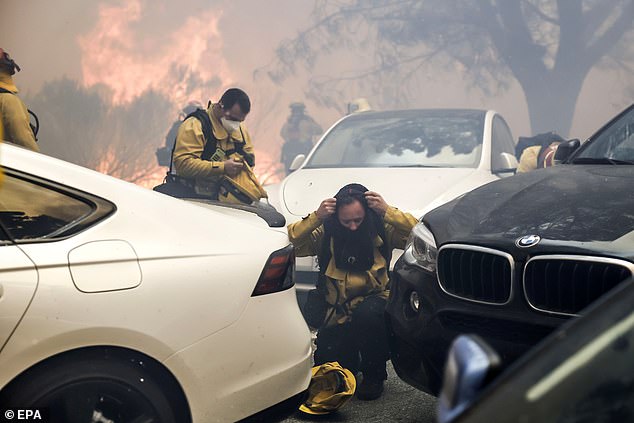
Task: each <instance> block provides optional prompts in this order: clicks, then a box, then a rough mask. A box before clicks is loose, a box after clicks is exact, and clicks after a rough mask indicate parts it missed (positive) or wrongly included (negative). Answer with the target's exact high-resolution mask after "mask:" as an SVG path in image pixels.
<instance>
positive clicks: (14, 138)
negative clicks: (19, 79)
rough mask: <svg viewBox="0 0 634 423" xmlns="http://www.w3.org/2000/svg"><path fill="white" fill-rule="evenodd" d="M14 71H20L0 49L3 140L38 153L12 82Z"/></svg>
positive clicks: (26, 111) (25, 109) (33, 135)
mask: <svg viewBox="0 0 634 423" xmlns="http://www.w3.org/2000/svg"><path fill="white" fill-rule="evenodd" d="M16 71H18V72H19V71H20V66H18V65H17V63H15V62H14V61H13V59H11V57H9V54H7V52H5V51H4V50H3V49H2V48H0V124H1V125H2V130H3V133H4V135H3V139H4V140H5V141H7V142H10V143H13V144H17V145H19V146H21V147H24V148H28V149H30V150H33V151H40V149H39V147H38V146H37V144H36V142H35V134H34V133H33V129H31V125H30V119H29V112H28V109H27V108H26V105H25V104H24V103H23V102H22V100H20V97H18V95H17V93H18V88H17V87H16V86H15V83H14V82H13V76H12V75H14V74H15V72H16Z"/></svg>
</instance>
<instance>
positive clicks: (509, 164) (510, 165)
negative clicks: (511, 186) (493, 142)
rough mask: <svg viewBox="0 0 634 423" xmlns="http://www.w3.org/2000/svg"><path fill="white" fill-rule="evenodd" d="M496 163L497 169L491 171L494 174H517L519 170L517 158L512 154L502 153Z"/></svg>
mask: <svg viewBox="0 0 634 423" xmlns="http://www.w3.org/2000/svg"><path fill="white" fill-rule="evenodd" d="M494 163H495V168H494V169H493V170H491V172H492V173H515V170H517V164H518V163H517V158H516V157H515V156H514V155H512V154H510V153H500V155H499V156H498V159H497V160H495V162H494Z"/></svg>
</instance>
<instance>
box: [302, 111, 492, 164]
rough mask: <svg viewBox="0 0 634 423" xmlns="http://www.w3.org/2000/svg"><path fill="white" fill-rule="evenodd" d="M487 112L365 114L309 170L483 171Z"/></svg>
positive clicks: (321, 149) (323, 146) (336, 132)
mask: <svg viewBox="0 0 634 423" xmlns="http://www.w3.org/2000/svg"><path fill="white" fill-rule="evenodd" d="M483 127H484V113H483V112H476V111H459V112H455V111H434V112H432V113H430V112H403V113H400V114H399V113H391V114H367V115H366V114H364V115H359V116H354V117H352V118H348V119H346V120H344V121H342V122H341V123H340V124H339V125H337V126H336V127H335V128H333V130H332V131H331V132H330V133H329V134H328V135H327V136H326V138H325V139H324V140H323V141H322V142H321V143H320V144H319V146H318V148H317V150H316V151H315V153H314V154H313V156H312V157H311V159H310V161H309V162H308V163H307V165H306V166H305V167H307V168H320V167H417V166H420V167H425V166H430V167H477V166H478V164H479V163H480V156H481V150H482V132H483Z"/></svg>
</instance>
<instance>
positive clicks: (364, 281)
mask: <svg viewBox="0 0 634 423" xmlns="http://www.w3.org/2000/svg"><path fill="white" fill-rule="evenodd" d="M383 221H384V223H385V237H386V241H387V243H388V247H389V249H390V250H391V249H393V248H401V249H402V248H405V243H406V242H407V238H408V236H409V233H410V232H411V231H412V228H413V227H414V225H416V223H417V219H416V218H415V217H414V216H412V215H411V214H409V213H405V212H402V211H400V210H399V209H397V208H395V207H391V206H390V207H388V209H387V211H386V212H385V216H384V217H383ZM323 234H324V227H323V225H322V222H321V220H319V218H318V217H317V214H316V213H315V212H313V213H311V214H309V215H308V216H307V217H306V218H304V219H303V220H300V221H299V222H295V223H291V224H290V225H288V237H289V239H290V241H291V242H292V243H293V246H294V247H295V254H296V255H297V256H298V257H305V256H313V255H317V254H318V252H319V250H320V246H321V240H322V237H323ZM381 245H383V241H382V240H381V238H380V237H378V236H377V237H376V238H375V240H374V247H375V248H374V264H373V265H372V267H371V268H370V269H369V270H366V271H365V272H350V271H344V270H340V269H338V268H337V267H336V265H335V259H334V252H333V251H332V249H333V243H332V240H331V244H330V249H331V252H333V254H332V257H331V259H330V262H329V263H328V266H327V268H326V272H325V275H326V277H327V278H328V279H329V280H328V281H327V283H326V287H327V295H326V301H327V302H328V303H329V304H331V305H335V302H336V303H337V305H338V306H339V307H336V308H335V312H332V313H331V310H329V311H328V312H327V313H326V316H331V317H330V319H329V320H328V322H326V326H332V325H335V324H342V323H346V322H348V321H349V320H350V316H351V314H352V311H353V310H354V308H355V307H356V306H357V305H358V304H360V303H361V301H363V299H364V298H365V297H369V296H372V295H378V296H381V297H383V298H387V297H388V295H389V291H388V289H387V284H388V282H389V279H388V268H389V263H386V262H385V258H384V257H383V256H382V255H381V252H380V250H379V247H380V246H381ZM332 282H334V284H333V283H332ZM337 292H338V295H337Z"/></svg>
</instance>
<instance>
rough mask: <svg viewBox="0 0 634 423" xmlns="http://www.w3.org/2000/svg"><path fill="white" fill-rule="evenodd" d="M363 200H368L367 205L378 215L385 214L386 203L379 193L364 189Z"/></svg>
mask: <svg viewBox="0 0 634 423" xmlns="http://www.w3.org/2000/svg"><path fill="white" fill-rule="evenodd" d="M364 195H365V200H366V201H367V202H368V207H370V208H371V209H372V210H374V211H375V212H377V213H378V215H379V216H381V217H383V216H385V212H386V211H387V208H388V204H387V203H386V202H385V200H384V199H383V197H381V194H379V193H377V192H374V191H366V192H365V193H364Z"/></svg>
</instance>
